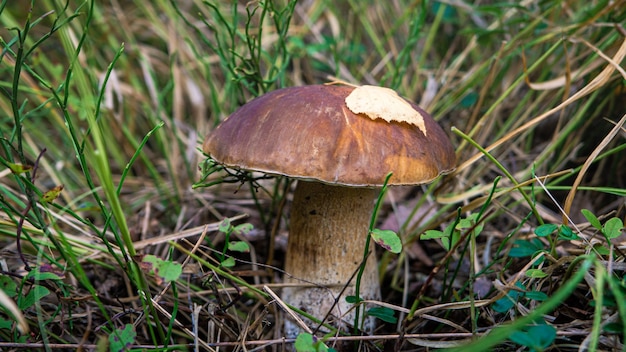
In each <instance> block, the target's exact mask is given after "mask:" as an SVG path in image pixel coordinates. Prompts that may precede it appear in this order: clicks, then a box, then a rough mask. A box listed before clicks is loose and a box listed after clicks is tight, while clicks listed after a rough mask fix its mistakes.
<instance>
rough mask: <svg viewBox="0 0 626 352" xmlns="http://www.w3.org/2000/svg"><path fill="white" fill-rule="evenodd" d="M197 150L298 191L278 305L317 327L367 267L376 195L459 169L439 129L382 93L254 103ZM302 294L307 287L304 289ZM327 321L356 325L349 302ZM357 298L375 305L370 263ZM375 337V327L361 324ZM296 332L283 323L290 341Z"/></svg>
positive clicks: (294, 95)
mask: <svg viewBox="0 0 626 352" xmlns="http://www.w3.org/2000/svg"><path fill="white" fill-rule="evenodd" d="M203 150H204V152H205V153H207V154H208V155H210V156H211V157H212V158H213V159H215V160H216V161H217V162H219V163H221V164H223V165H224V166H226V167H230V168H237V169H244V170H249V171H259V172H263V173H267V174H274V175H284V176H287V177H291V178H293V179H297V180H298V183H297V186H296V189H295V192H294V195H293V203H292V205H291V214H290V224H289V240H288V245H287V253H286V263H285V272H286V273H287V274H288V275H286V276H285V282H286V283H301V284H302V283H305V284H310V283H314V284H315V286H311V285H301V286H299V287H286V288H284V289H283V291H282V299H283V300H284V301H285V302H286V303H289V304H291V305H293V306H295V307H297V308H300V309H302V310H303V311H306V312H308V313H310V314H311V315H313V316H315V317H317V318H320V319H321V318H323V317H324V316H325V315H326V313H327V312H328V311H329V310H330V309H331V307H332V305H333V304H334V302H335V298H336V297H337V296H338V295H339V293H340V291H341V290H342V288H343V286H344V285H346V284H348V282H349V281H350V278H351V277H352V276H353V274H354V273H355V271H356V270H357V269H358V267H359V265H360V264H361V262H362V261H363V255H364V250H365V242H366V236H367V234H368V231H369V221H370V217H371V215H372V211H373V208H374V202H375V200H376V198H377V196H378V193H379V189H380V187H381V186H383V183H384V180H385V178H386V176H387V175H388V174H389V173H390V172H391V173H392V176H391V178H390V180H389V183H388V184H389V185H417V184H424V183H429V182H431V181H433V180H434V179H435V178H437V177H438V176H439V175H441V174H444V173H447V172H450V171H451V170H453V168H454V165H455V161H456V160H455V154H454V149H453V147H452V145H451V143H450V141H449V139H448V137H447V136H446V134H445V133H444V131H443V130H442V129H441V127H440V126H439V125H438V124H437V123H436V122H435V121H434V120H433V119H432V118H431V117H430V116H429V115H428V114H427V113H426V112H424V111H423V110H422V109H420V108H419V107H418V106H416V105H414V104H412V103H410V102H408V101H407V100H405V99H403V98H401V97H400V96H398V95H397V93H396V92H395V91H393V90H391V89H388V88H382V87H373V86H361V87H357V88H355V87H352V86H346V85H312V86H301V87H291V88H284V89H279V90H276V91H273V92H270V93H267V94H265V95H263V96H261V97H259V98H256V99H254V100H252V101H250V102H249V103H247V104H245V105H243V106H242V107H241V108H240V109H239V110H237V111H236V112H235V113H233V114H232V115H231V116H230V117H228V118H227V119H226V120H225V121H224V122H222V123H221V124H220V125H219V126H217V128H215V130H214V131H213V132H212V133H210V134H209V136H208V137H207V139H206V140H205V142H204V145H203ZM302 286H305V287H302ZM354 293H355V289H354V280H353V281H352V282H350V285H349V286H348V288H347V289H346V290H345V291H344V292H343V294H342V297H340V298H339V300H338V304H337V305H336V306H335V308H334V311H333V312H332V316H333V317H335V318H336V319H341V320H344V321H346V322H348V323H352V322H353V319H354V315H353V314H354V313H353V311H352V312H349V313H348V314H346V313H347V312H348V311H349V310H350V308H351V306H352V305H351V304H349V303H348V302H346V300H345V297H346V296H349V295H354ZM360 296H361V298H362V299H380V287H379V279H378V269H377V265H376V260H375V258H374V256H370V257H369V258H368V259H367V261H366V267H365V270H364V274H363V276H362V279H361V286H360ZM363 327H364V328H365V330H366V331H371V330H373V327H374V322H373V320H372V318H368V319H366V320H365V321H364V326H363ZM298 332H299V329H298V327H297V326H295V325H294V324H292V323H289V322H287V323H286V327H285V333H286V337H287V338H293V337H295V336H296V335H297V334H298Z"/></svg>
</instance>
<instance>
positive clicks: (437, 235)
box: [420, 213, 484, 251]
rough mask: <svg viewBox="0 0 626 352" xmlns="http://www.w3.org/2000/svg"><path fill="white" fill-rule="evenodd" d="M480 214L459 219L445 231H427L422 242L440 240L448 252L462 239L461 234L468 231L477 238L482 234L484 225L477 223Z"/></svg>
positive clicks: (422, 237)
mask: <svg viewBox="0 0 626 352" xmlns="http://www.w3.org/2000/svg"><path fill="white" fill-rule="evenodd" d="M479 215H480V214H478V213H473V214H471V215H469V216H468V217H466V218H457V220H456V221H455V222H451V223H450V224H449V225H448V226H446V228H445V229H444V230H443V231H440V230H427V231H425V232H424V234H423V235H422V236H421V237H420V239H422V240H430V239H440V240H441V243H442V245H443V248H445V249H446V250H447V251H449V250H450V249H451V248H453V247H454V246H455V245H456V244H457V243H458V241H459V239H460V238H461V234H463V233H465V232H466V231H467V230H471V231H472V234H473V235H474V236H475V237H478V235H479V234H480V233H481V232H482V230H483V227H484V225H483V224H482V223H477V220H478V218H479Z"/></svg>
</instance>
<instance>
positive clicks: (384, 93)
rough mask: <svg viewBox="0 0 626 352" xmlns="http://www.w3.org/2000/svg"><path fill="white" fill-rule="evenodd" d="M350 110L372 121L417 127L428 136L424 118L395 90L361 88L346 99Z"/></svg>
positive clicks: (356, 89)
mask: <svg viewBox="0 0 626 352" xmlns="http://www.w3.org/2000/svg"><path fill="white" fill-rule="evenodd" d="M346 105H347V106H348V109H350V111H352V112H353V113H355V114H365V115H367V116H368V117H369V118H371V119H372V120H375V119H383V120H385V121H387V122H391V121H396V122H406V123H408V124H411V125H414V126H417V127H418V128H419V129H420V130H421V131H422V132H423V133H424V135H426V125H425V124H424V117H423V116H422V114H420V112H419V111H417V110H415V109H414V108H413V107H412V106H411V104H409V103H408V102H407V101H406V100H404V99H403V98H402V97H400V96H399V95H398V93H396V92H395V91H394V90H392V89H389V88H384V87H376V86H360V87H357V88H355V89H354V90H353V91H352V93H350V95H348V96H347V97H346Z"/></svg>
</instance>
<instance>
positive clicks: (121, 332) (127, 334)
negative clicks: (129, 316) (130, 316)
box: [109, 324, 137, 352]
mask: <svg viewBox="0 0 626 352" xmlns="http://www.w3.org/2000/svg"><path fill="white" fill-rule="evenodd" d="M136 338H137V331H135V327H134V326H133V324H126V325H124V328H117V329H115V330H114V331H113V332H112V333H111V334H109V351H111V352H123V351H128V350H130V348H131V345H132V344H133V343H134V342H135V340H136Z"/></svg>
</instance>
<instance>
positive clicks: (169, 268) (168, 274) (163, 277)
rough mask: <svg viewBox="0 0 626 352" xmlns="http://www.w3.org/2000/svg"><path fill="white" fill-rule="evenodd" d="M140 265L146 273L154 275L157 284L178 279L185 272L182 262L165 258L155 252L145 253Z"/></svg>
mask: <svg viewBox="0 0 626 352" xmlns="http://www.w3.org/2000/svg"><path fill="white" fill-rule="evenodd" d="M139 266H140V267H141V269H142V270H143V271H145V272H146V273H148V274H150V275H154V277H155V280H156V283H157V285H161V284H162V283H163V282H167V283H169V282H172V281H176V280H178V278H179V277H180V274H182V272H183V267H182V265H181V264H180V263H177V262H174V261H171V260H163V259H161V258H159V257H157V256H155V255H153V254H147V255H144V256H143V257H142V258H141V263H140V264H139Z"/></svg>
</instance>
